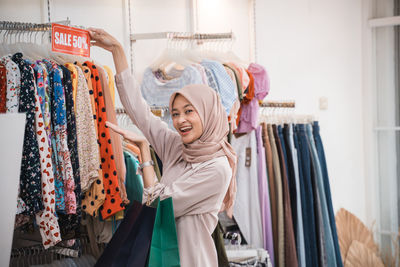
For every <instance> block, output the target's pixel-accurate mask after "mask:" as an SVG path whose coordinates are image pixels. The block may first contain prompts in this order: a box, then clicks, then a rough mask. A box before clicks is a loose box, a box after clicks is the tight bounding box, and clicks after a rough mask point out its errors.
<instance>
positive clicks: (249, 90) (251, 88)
mask: <svg viewBox="0 0 400 267" xmlns="http://www.w3.org/2000/svg"><path fill="white" fill-rule="evenodd" d="M246 72H247V74H248V75H249V78H250V83H249V86H248V87H247V93H246V95H244V96H243V100H242V101H241V102H240V108H239V111H238V113H237V118H236V126H238V125H239V121H240V116H241V115H242V105H247V104H249V103H250V102H251V100H253V98H254V78H253V75H252V74H251V73H250V72H249V71H248V70H246Z"/></svg>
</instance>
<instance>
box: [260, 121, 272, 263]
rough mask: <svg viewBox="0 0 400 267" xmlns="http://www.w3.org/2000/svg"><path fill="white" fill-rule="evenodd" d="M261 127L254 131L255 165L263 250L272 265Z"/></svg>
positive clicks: (270, 228)
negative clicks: (256, 168) (267, 254)
mask: <svg viewBox="0 0 400 267" xmlns="http://www.w3.org/2000/svg"><path fill="white" fill-rule="evenodd" d="M261 131H262V128H261V125H260V126H258V127H257V129H256V138H257V165H258V190H259V195H260V205H261V220H262V226H263V241H264V246H263V247H264V249H266V250H267V251H268V252H269V253H270V255H271V261H272V264H274V262H275V261H274V245H273V236H272V218H271V208H270V207H271V205H270V197H269V189H268V177H267V170H266V166H265V165H266V163H265V149H264V146H263V141H262V136H261V135H262V133H261Z"/></svg>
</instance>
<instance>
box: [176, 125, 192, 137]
mask: <svg viewBox="0 0 400 267" xmlns="http://www.w3.org/2000/svg"><path fill="white" fill-rule="evenodd" d="M192 129H193V128H192V126H183V127H180V128H179V133H180V134H181V135H182V136H184V135H188V134H189V133H190V132H191V131H192Z"/></svg>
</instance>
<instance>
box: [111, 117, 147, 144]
mask: <svg viewBox="0 0 400 267" xmlns="http://www.w3.org/2000/svg"><path fill="white" fill-rule="evenodd" d="M106 125H107V127H108V128H110V129H111V130H113V131H114V132H116V133H118V134H120V135H122V137H123V138H124V139H125V140H127V141H129V142H131V143H134V144H135V145H137V146H138V147H139V148H140V150H142V149H143V148H148V147H149V143H148V142H147V140H146V138H144V137H143V136H140V135H138V134H135V133H134V132H130V131H127V130H124V129H122V128H121V127H119V126H117V125H115V124H113V123H111V122H109V121H107V122H106Z"/></svg>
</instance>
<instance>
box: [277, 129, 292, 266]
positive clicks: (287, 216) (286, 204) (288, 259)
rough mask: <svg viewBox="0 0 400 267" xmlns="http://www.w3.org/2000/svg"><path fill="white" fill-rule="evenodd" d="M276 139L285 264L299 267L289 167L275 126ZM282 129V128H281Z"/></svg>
mask: <svg viewBox="0 0 400 267" xmlns="http://www.w3.org/2000/svg"><path fill="white" fill-rule="evenodd" d="M272 127H273V131H274V137H275V141H276V147H277V149H278V155H279V159H280V166H281V173H282V193H283V210H284V211H283V212H284V229H285V230H284V231H285V235H284V236H285V241H284V243H285V264H286V265H288V266H298V261H297V253H296V242H295V240H294V232H293V220H292V211H291V207H290V196H289V186H288V181H287V172H286V169H287V167H286V166H287V165H286V160H285V157H284V151H285V150H283V146H282V142H281V136H280V135H279V133H278V127H276V125H273V126H272ZM279 127H280V126H279Z"/></svg>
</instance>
